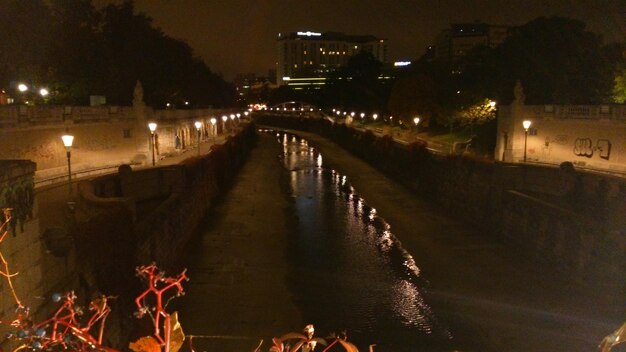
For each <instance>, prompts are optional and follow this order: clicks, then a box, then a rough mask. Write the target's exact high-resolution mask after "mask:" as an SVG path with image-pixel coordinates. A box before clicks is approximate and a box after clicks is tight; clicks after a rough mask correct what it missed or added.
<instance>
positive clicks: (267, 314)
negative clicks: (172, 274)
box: [180, 138, 304, 351]
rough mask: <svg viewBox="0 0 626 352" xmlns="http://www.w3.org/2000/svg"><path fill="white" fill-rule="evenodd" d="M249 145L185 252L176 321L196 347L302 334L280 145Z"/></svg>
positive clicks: (250, 345) (245, 345) (238, 347)
mask: <svg viewBox="0 0 626 352" xmlns="http://www.w3.org/2000/svg"><path fill="white" fill-rule="evenodd" d="M258 143H259V144H263V143H264V144H265V145H262V146H260V147H259V148H255V149H253V150H252V152H251V154H250V156H249V158H248V161H247V162H246V164H245V165H244V166H243V168H242V169H241V170H240V171H239V173H238V174H237V177H236V178H235V183H234V185H233V186H232V188H231V189H230V190H229V191H228V193H227V194H226V195H225V197H224V199H223V201H222V202H221V203H219V204H218V205H217V206H216V208H214V209H213V210H211V211H210V213H209V215H208V218H207V222H206V223H205V224H204V225H203V229H202V230H201V233H200V234H199V235H200V236H199V237H200V238H199V239H198V240H197V242H196V243H192V244H191V246H190V247H191V251H190V252H189V253H188V254H187V256H186V257H187V258H188V262H187V263H186V267H187V268H188V275H189V277H190V281H189V282H188V283H186V284H185V287H187V289H186V291H187V293H186V295H185V296H184V297H183V298H181V299H180V303H181V306H182V307H183V308H182V309H181V310H180V320H181V322H182V326H183V329H184V330H185V333H186V334H187V335H194V336H198V337H196V338H193V345H194V348H195V350H196V351H252V350H254V348H255V347H256V346H257V345H258V343H259V341H260V340H261V339H264V344H263V348H262V349H261V350H263V351H267V350H268V349H269V347H270V346H271V341H270V340H269V339H270V338H272V337H279V336H281V335H282V334H284V333H287V332H290V331H300V330H301V329H302V328H303V327H304V325H303V322H302V318H301V314H300V312H299V311H298V309H297V308H296V306H295V304H294V302H292V299H291V295H290V293H289V290H288V287H287V283H286V276H287V271H288V267H287V261H286V259H285V255H286V250H287V249H286V248H287V236H288V230H287V226H288V225H287V219H286V216H285V214H286V209H287V208H288V207H289V204H288V200H287V199H286V198H285V197H284V196H283V191H282V190H281V188H280V182H279V180H280V176H281V173H282V172H284V171H283V170H282V169H281V168H280V167H279V166H278V165H277V164H278V159H277V157H276V156H277V155H278V154H279V153H280V149H279V145H278V143H276V142H275V141H274V140H273V139H271V138H259V141H258Z"/></svg>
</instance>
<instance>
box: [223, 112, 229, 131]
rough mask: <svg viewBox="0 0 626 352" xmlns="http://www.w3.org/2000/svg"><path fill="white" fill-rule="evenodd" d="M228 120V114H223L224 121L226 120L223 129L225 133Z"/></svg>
mask: <svg viewBox="0 0 626 352" xmlns="http://www.w3.org/2000/svg"><path fill="white" fill-rule="evenodd" d="M226 121H228V116H226V115H222V122H224V131H223V133H226Z"/></svg>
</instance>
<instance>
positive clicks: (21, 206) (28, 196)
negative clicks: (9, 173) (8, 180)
mask: <svg viewBox="0 0 626 352" xmlns="http://www.w3.org/2000/svg"><path fill="white" fill-rule="evenodd" d="M34 186H35V184H34V182H33V177H32V176H30V177H25V178H22V179H21V180H19V181H17V182H14V183H12V184H5V185H3V186H2V188H0V208H11V209H12V211H11V225H10V230H11V233H12V234H13V236H15V234H16V231H15V230H16V227H17V225H18V224H19V225H20V230H21V231H22V232H23V231H24V223H25V222H26V221H27V220H30V219H32V218H33V204H34V203H35V192H34ZM0 217H2V215H1V214H0ZM0 221H4V219H0Z"/></svg>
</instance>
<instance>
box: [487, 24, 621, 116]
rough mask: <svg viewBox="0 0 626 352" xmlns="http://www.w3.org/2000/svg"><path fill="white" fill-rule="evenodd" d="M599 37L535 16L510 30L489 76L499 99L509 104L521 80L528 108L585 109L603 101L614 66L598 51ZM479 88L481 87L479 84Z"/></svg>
mask: <svg viewBox="0 0 626 352" xmlns="http://www.w3.org/2000/svg"><path fill="white" fill-rule="evenodd" d="M601 45H602V42H601V38H600V37H599V36H598V35H596V34H594V33H591V32H589V31H587V30H585V23H583V22H581V21H578V20H573V19H568V18H563V17H551V18H545V17H540V18H537V19H535V20H532V21H530V22H528V23H527V24H525V25H522V26H520V27H516V28H513V29H511V33H510V36H509V37H508V38H507V39H506V41H505V42H504V43H502V44H501V45H500V47H498V48H497V49H496V51H497V55H498V65H499V69H498V68H494V71H493V72H492V74H493V75H494V76H483V77H484V78H486V79H487V80H490V79H497V80H498V81H499V82H498V83H497V84H496V85H495V86H496V87H497V89H499V92H498V94H497V95H498V98H499V100H500V101H503V102H510V101H511V100H512V88H513V85H514V84H515V81H516V80H517V79H519V80H521V82H522V85H523V86H524V90H525V92H526V97H527V103H529V104H554V103H558V104H589V103H601V102H606V101H607V100H608V99H609V97H610V93H611V88H612V82H613V67H612V65H610V64H609V63H608V62H607V60H606V57H604V55H603V52H602V50H601V49H602V47H601ZM483 85H485V83H484V82H483Z"/></svg>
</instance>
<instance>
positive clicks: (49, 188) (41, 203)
mask: <svg viewBox="0 0 626 352" xmlns="http://www.w3.org/2000/svg"><path fill="white" fill-rule="evenodd" d="M226 137H227V135H219V136H217V137H215V138H209V139H207V140H205V141H203V142H202V143H200V154H207V153H208V152H209V151H210V150H211V147H212V146H213V145H214V144H222V143H224V141H225V140H226ZM197 153H198V149H197V148H196V145H192V146H190V147H189V148H187V149H184V150H182V151H181V152H180V153H178V154H176V155H171V156H167V157H164V158H162V159H159V160H157V162H156V166H157V167H158V166H167V165H175V164H178V163H180V162H181V161H183V160H185V159H187V158H189V157H192V156H196V155H197ZM149 167H152V166H151V165H148V166H134V167H133V168H135V169H141V168H149ZM104 171H105V172H101V173H98V174H96V175H90V176H86V177H78V178H76V179H75V177H76V175H72V185H71V187H72V188H71V192H70V189H69V187H68V182H67V177H65V179H64V181H57V182H54V183H52V184H46V183H45V182H38V184H41V186H37V185H36V187H35V194H36V201H37V206H38V209H39V226H40V228H41V229H42V231H44V230H45V229H46V228H52V227H61V228H64V227H66V226H67V221H68V219H67V212H68V202H70V203H71V202H76V201H77V199H78V191H77V184H78V182H80V181H81V180H84V179H88V178H90V177H94V176H100V175H103V174H106V173H117V168H109V169H107V170H104ZM58 176H67V175H58ZM56 179H57V180H59V179H62V178H61V177H57V178H56Z"/></svg>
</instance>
